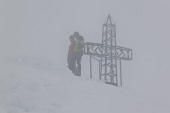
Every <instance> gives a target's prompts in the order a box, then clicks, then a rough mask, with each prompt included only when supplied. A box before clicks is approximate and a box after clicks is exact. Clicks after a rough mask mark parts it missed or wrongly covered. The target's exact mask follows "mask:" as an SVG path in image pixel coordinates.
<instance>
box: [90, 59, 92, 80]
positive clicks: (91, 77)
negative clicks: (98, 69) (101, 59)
mask: <svg viewBox="0 0 170 113" xmlns="http://www.w3.org/2000/svg"><path fill="white" fill-rule="evenodd" d="M91 59H92V58H91V56H90V78H91V79H92V60H91Z"/></svg>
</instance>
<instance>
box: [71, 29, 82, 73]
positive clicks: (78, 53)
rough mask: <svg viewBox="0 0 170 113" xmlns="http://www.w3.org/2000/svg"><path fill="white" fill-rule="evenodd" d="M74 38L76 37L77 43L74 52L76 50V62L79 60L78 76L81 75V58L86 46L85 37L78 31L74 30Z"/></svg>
mask: <svg viewBox="0 0 170 113" xmlns="http://www.w3.org/2000/svg"><path fill="white" fill-rule="evenodd" d="M73 36H74V38H76V40H77V41H76V45H75V47H74V52H75V56H74V58H75V62H77V72H76V75H77V76H81V59H82V56H83V48H84V38H83V37H82V36H81V35H79V33H78V32H74V35H73Z"/></svg>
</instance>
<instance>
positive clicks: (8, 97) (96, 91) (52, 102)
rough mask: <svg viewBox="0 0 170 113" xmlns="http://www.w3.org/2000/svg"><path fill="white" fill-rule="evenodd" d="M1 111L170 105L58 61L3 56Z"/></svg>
mask: <svg viewBox="0 0 170 113" xmlns="http://www.w3.org/2000/svg"><path fill="white" fill-rule="evenodd" d="M1 64H3V66H2V65H1V69H2V70H3V73H2V72H1V76H0V110H1V113H28V112H29V113H68V112H69V113H80V112H81V113H102V112H106V113H112V112H120V113H127V111H128V113H143V112H145V113H160V112H163V113H168V111H169V110H170V109H169V105H168V104H163V103H161V102H159V101H158V100H156V99H154V98H152V96H147V95H143V94H140V93H138V92H135V91H132V90H129V89H127V88H125V87H115V86H112V85H106V84H105V83H104V82H103V81H100V80H93V79H89V78H84V77H77V76H74V75H73V74H71V73H70V72H69V71H67V70H68V69H67V67H65V68H63V67H58V65H57V63H55V62H54V61H48V60H45V59H38V58H34V57H29V56H22V57H18V58H15V57H13V58H8V59H2V60H1Z"/></svg>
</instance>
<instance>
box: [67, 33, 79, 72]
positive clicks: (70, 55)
mask: <svg viewBox="0 0 170 113" xmlns="http://www.w3.org/2000/svg"><path fill="white" fill-rule="evenodd" d="M69 38H70V42H71V44H70V46H69V50H68V57H67V62H68V68H69V69H70V70H71V71H72V73H74V74H75V73H76V72H77V71H76V64H75V52H74V48H75V45H76V41H75V39H74V36H73V35H71V36H70V37H69Z"/></svg>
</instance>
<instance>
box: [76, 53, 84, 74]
mask: <svg viewBox="0 0 170 113" xmlns="http://www.w3.org/2000/svg"><path fill="white" fill-rule="evenodd" d="M82 56H83V53H81V52H79V53H77V75H78V76H81V59H82Z"/></svg>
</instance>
